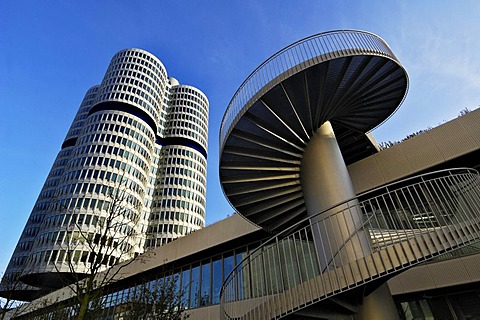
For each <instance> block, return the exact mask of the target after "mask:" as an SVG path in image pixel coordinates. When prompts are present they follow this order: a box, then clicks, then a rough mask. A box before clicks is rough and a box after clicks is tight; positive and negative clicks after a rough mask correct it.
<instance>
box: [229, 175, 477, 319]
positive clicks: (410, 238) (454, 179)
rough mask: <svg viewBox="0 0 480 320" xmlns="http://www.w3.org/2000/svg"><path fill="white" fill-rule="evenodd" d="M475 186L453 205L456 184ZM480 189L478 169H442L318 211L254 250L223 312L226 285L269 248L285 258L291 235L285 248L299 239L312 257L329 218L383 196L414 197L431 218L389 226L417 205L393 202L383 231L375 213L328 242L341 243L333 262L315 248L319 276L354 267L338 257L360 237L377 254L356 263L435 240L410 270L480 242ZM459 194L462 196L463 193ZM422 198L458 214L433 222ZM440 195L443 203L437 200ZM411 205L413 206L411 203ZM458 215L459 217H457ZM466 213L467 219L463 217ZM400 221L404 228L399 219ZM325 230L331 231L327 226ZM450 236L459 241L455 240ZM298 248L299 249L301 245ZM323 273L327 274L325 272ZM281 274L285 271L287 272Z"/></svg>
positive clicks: (415, 256)
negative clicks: (403, 245)
mask: <svg viewBox="0 0 480 320" xmlns="http://www.w3.org/2000/svg"><path fill="white" fill-rule="evenodd" d="M469 179H470V180H469ZM469 183H474V184H475V185H474V187H475V188H474V189H472V190H473V192H474V194H471V191H468V192H470V193H468V192H467V191H465V190H461V191H462V192H463V193H465V194H463V193H461V194H460V193H459V194H460V195H461V196H462V197H464V196H466V197H469V198H468V199H467V200H468V201H464V202H465V203H461V204H458V203H457V204H455V206H453V204H452V203H453V202H454V200H456V201H458V199H456V198H455V199H453V198H452V195H455V192H457V190H453V191H452V190H451V188H453V187H452V186H455V187H454V189H455V188H457V187H462V188H464V189H465V187H466V186H469ZM417 188H418V189H417ZM479 189H480V180H479V176H478V172H477V171H476V170H473V169H468V168H456V169H447V170H440V171H436V172H432V173H427V174H423V175H419V176H415V177H411V178H407V179H403V180H400V181H397V182H394V183H390V184H388V185H387V186H383V187H379V188H376V189H373V190H370V191H367V192H364V193H362V194H360V195H358V196H357V197H354V198H351V199H348V200H345V201H343V202H341V203H338V204H337V205H334V206H332V207H330V208H328V209H327V210H324V211H322V212H320V213H317V214H316V215H314V216H313V217H309V218H306V219H304V220H302V221H300V222H298V223H296V224H295V225H292V226H291V227H289V228H288V229H286V230H284V231H283V232H281V233H279V234H277V235H275V236H273V237H272V238H270V239H268V240H267V241H265V242H264V243H263V244H262V245H261V246H260V247H258V248H257V249H255V250H254V251H252V252H251V253H250V254H249V255H248V256H247V257H245V258H244V259H243V260H242V261H241V262H239V263H238V264H237V265H236V266H235V267H234V269H233V270H232V271H231V272H230V274H229V275H228V276H227V278H226V279H225V281H224V284H223V286H222V290H221V293H220V296H221V310H222V313H223V309H224V308H223V305H224V304H225V290H226V287H227V286H228V285H229V284H230V283H232V281H233V278H234V275H236V274H241V273H242V272H243V270H244V269H245V270H247V269H246V266H248V268H250V265H252V266H255V264H258V263H259V262H261V261H263V260H262V259H266V257H267V256H265V257H263V256H261V255H262V253H265V254H266V255H268V254H269V253H268V250H269V249H270V248H274V246H275V245H276V246H277V248H276V249H277V251H278V252H277V253H273V254H278V256H277V258H280V257H281V252H280V249H279V248H280V247H279V246H280V243H281V242H282V241H284V239H288V237H290V238H289V239H290V242H288V241H286V242H285V243H283V244H282V246H283V247H284V248H285V246H286V245H287V246H288V247H291V246H292V239H293V245H295V246H298V245H299V243H300V247H301V250H302V251H303V250H305V252H308V254H310V255H311V254H312V252H310V251H311V245H313V246H315V247H317V246H318V243H319V242H322V241H324V239H323V240H322V239H320V238H318V236H317V237H316V236H315V233H318V234H320V233H321V230H320V228H321V227H322V225H321V224H320V223H324V224H325V221H328V219H329V217H332V216H335V215H337V214H342V213H344V212H345V211H347V210H349V211H350V210H351V208H355V210H360V209H361V210H363V211H365V210H364V209H365V206H367V205H369V206H372V207H373V206H374V205H375V204H377V205H380V204H381V203H379V202H377V203H374V202H372V201H374V200H375V199H376V200H375V201H378V199H379V198H380V199H383V201H385V198H383V197H386V196H385V195H388V196H391V195H392V194H394V195H395V197H400V198H401V197H406V198H405V199H407V198H408V199H409V200H407V202H408V201H410V200H413V204H414V205H415V206H417V207H423V208H420V209H423V211H422V210H420V212H422V214H424V215H425V216H424V217H425V219H426V220H425V219H423V217H420V218H419V221H418V222H417V224H418V225H417V226H416V227H415V226H413V225H412V221H407V222H405V221H404V222H401V224H403V223H406V224H407V225H406V226H403V225H400V227H399V226H395V222H393V228H385V227H386V224H387V221H386V217H385V216H387V217H389V215H390V217H389V218H390V219H392V217H391V214H392V212H391V210H393V211H402V210H403V211H407V210H411V209H412V208H411V207H408V208H402V207H401V203H400V204H397V205H395V204H393V209H388V208H387V209H388V210H390V211H385V212H380V213H381V216H383V218H384V220H385V221H383V222H382V223H384V224H385V225H384V226H383V228H382V225H380V224H379V223H378V221H377V225H376V226H374V224H373V223H372V220H375V219H377V218H378V217H377V216H376V213H374V212H373V213H372V215H371V216H369V217H367V219H366V220H365V221H364V222H362V223H361V224H360V225H358V226H357V227H355V230H353V232H351V233H350V235H348V236H347V237H344V239H346V240H345V241H344V242H343V243H334V242H329V241H327V242H328V243H327V245H331V244H332V243H333V244H334V245H335V248H334V250H335V252H331V253H332V254H331V255H330V257H329V258H327V259H326V261H320V258H319V253H318V247H317V249H315V250H316V251H317V252H315V254H316V255H317V257H316V258H315V259H316V260H318V261H315V262H314V263H312V266H313V264H315V263H317V262H318V266H317V265H316V266H313V268H318V269H319V270H317V271H316V272H317V273H319V274H320V275H321V274H324V273H326V272H330V271H329V270H335V268H339V267H341V266H347V267H351V266H350V265H351V263H352V262H351V261H342V259H343V260H345V256H343V257H338V256H339V253H340V252H341V251H342V250H344V248H345V247H346V246H347V245H349V244H348V243H349V242H350V241H352V239H355V241H360V240H361V237H368V238H369V239H371V252H363V253H362V254H361V255H360V257H355V258H354V259H353V260H355V259H357V258H359V259H362V255H363V256H371V255H373V254H375V252H382V250H386V249H385V248H387V247H388V246H390V247H394V246H395V244H396V243H399V244H401V243H402V242H406V243H408V245H410V246H412V244H413V247H415V248H414V249H409V250H412V252H413V251H415V250H419V249H418V248H420V247H422V246H425V244H422V243H421V242H418V241H417V238H419V237H420V238H422V239H423V242H425V243H429V241H430V242H432V241H433V243H434V244H435V246H433V247H431V248H430V247H428V248H423V247H422V250H423V251H421V252H416V253H415V254H413V253H412V257H410V259H411V260H412V261H403V264H405V266H406V265H408V266H410V265H412V264H415V263H418V262H420V261H423V260H426V259H427V258H429V257H433V256H435V255H438V254H440V253H442V252H446V251H448V250H451V249H452V248H456V247H458V246H460V245H461V244H463V245H465V244H468V243H470V242H471V241H472V239H473V238H471V237H470V238H469V235H470V234H475V236H476V237H474V238H475V239H478V237H480V234H479V230H480V228H479V227H478V222H479V221H478V217H476V216H474V215H473V214H471V212H473V211H474V210H472V207H474V208H475V209H476V210H479V211H480V197H479V195H480V191H479ZM382 190H383V191H385V192H384V193H381V194H380V195H378V194H379V193H380V191H382ZM418 190H422V192H424V193H425V194H423V195H420V194H414V193H415V192H418ZM412 192H413V194H408V193H412ZM458 192H460V191H458ZM397 193H398V194H397ZM433 193H444V194H437V195H434V194H433ZM375 194H377V196H376V197H370V198H368V199H367V200H363V201H362V202H360V203H357V204H353V205H351V206H347V208H345V205H346V204H348V203H349V202H351V201H352V200H355V199H358V198H364V199H365V198H367V197H368V196H371V195H375ZM422 197H423V198H424V199H423V200H424V201H428V198H429V197H430V198H431V199H430V201H433V200H437V201H444V202H445V203H439V204H440V206H439V204H437V203H429V204H427V205H428V206H431V208H434V207H435V208H436V210H444V211H445V212H446V211H450V214H451V215H452V216H451V217H450V216H447V215H445V216H443V215H441V214H440V215H439V216H438V217H435V219H439V221H433V219H432V215H434V213H433V212H429V211H428V210H426V209H427V208H426V207H425V205H426V204H425V202H421V201H420V200H422ZM435 197H438V199H437V198H435ZM400 198H398V199H400ZM410 198H411V199H410ZM372 199H374V200H372ZM398 199H397V200H398ZM388 201H390V200H389V199H387V200H386V202H385V203H387V202H388ZM399 202H401V201H400V200H399ZM433 202H435V201H433ZM450 202H452V203H450ZM342 205H343V208H342V209H341V210H338V211H336V212H335V213H333V214H332V213H331V212H332V210H334V209H335V208H338V207H339V206H342ZM408 205H409V206H411V205H412V204H408ZM362 206H363V207H362ZM396 206H399V208H396ZM437 206H438V207H437ZM442 206H450V207H448V208H441V207H442ZM379 208H380V207H379ZM413 209H414V208H413ZM417 209H418V208H417ZM460 209H461V211H466V210H469V211H470V212H469V213H466V212H463V213H462V212H457V210H460ZM384 210H385V209H384ZM328 211H330V213H329V214H328V215H327V216H326V217H321V216H322V214H324V213H326V212H328ZM403 211H402V212H403ZM453 213H455V215H454V214H453ZM395 214H397V218H398V217H399V216H398V212H395ZM403 214H405V212H403ZM469 214H470V216H469ZM457 215H458V216H457ZM462 215H464V217H462ZM465 217H466V219H465ZM472 217H473V218H472ZM315 218H317V222H315V223H317V224H314V223H310V224H309V225H307V227H304V228H301V229H300V230H297V229H298V228H299V226H301V225H304V224H305V223H306V222H307V221H309V220H310V222H311V221H312V220H315ZM447 219H452V221H449V222H450V224H449V223H446V222H443V223H441V221H440V220H447ZM472 221H475V223H476V225H475V226H474V227H472V225H470V224H472ZM396 223H397V224H399V222H398V221H397V222H396ZM421 224H425V226H423V227H422V226H420V225H421ZM314 225H315V228H314V227H313V226H314ZM323 227H325V225H324V226H323ZM307 228H311V229H308V230H310V235H308V234H307V233H308V232H307ZM315 229H316V231H315ZM464 229H465V230H464ZM312 230H313V231H312ZM362 230H363V235H359V233H361V232H362ZM459 230H460V231H459ZM302 232H303V233H304V234H302V235H300V233H302ZM455 232H457V236H455V237H454V236H452V234H454V233H455ZM465 234H467V235H465ZM312 235H313V236H312ZM462 235H463V236H462ZM297 236H298V241H297V243H296V244H295V239H297V238H295V237H297ZM309 237H310V238H309ZM435 237H438V239H437V238H435ZM448 237H453V238H452V239H450V238H448ZM447 238H448V239H447ZM372 239H373V240H372ZM432 239H433V240H432ZM300 240H301V241H300ZM305 240H307V241H305ZM442 241H444V242H445V243H443V244H442ZM308 242H312V244H309V243H308ZM417 242H418V243H417ZM322 245H323V243H322ZM274 249H275V248H274ZM274 249H272V250H274ZM290 249H291V248H290ZM294 249H295V250H297V248H296V247H295V248H294ZM323 250H324V251H323V254H325V253H326V252H327V251H325V248H323ZM402 250H406V249H402ZM256 257H261V259H260V260H258V261H255V259H256ZM284 258H285V257H284ZM248 260H250V262H248ZM285 260H286V258H285ZM336 260H340V261H336ZM355 261H356V260H355ZM362 263H364V262H362ZM403 264H402V265H403ZM248 270H250V269H248ZM248 270H247V271H248ZM320 270H321V272H320ZM248 272H252V273H253V271H248ZM263 272H265V271H263ZM279 272H280V273H281V270H280V271H279ZM385 272H387V273H388V270H385ZM270 276H271V275H270ZM336 276H337V278H338V275H336ZM257 277H258V275H257ZM267 278H268V277H265V279H263V280H262V281H267ZM250 280H251V279H250ZM255 280H257V279H255ZM270 280H271V279H270ZM337 280H338V279H337ZM283 281H284V279H281V282H283ZM362 281H366V280H365V279H363V280H362ZM287 282H288V281H287ZM234 285H235V283H234ZM249 285H250V286H251V287H254V285H255V283H253V282H251V281H250V283H249ZM275 285H276V286H282V288H283V289H282V290H283V291H285V290H287V289H288V287H289V285H288V284H285V283H282V284H278V283H276V284H275ZM285 286H286V287H285ZM286 288H287V289H286ZM263 289H267V291H272V292H273V291H275V290H276V289H275V288H274V289H272V290H268V288H263ZM278 291H279V292H281V290H280V289H278ZM240 300H242V299H240Z"/></svg>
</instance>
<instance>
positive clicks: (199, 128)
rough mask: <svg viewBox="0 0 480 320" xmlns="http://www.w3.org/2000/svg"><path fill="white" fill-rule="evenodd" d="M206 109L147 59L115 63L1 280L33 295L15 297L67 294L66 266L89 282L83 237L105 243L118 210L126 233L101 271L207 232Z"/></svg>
mask: <svg viewBox="0 0 480 320" xmlns="http://www.w3.org/2000/svg"><path fill="white" fill-rule="evenodd" d="M208 107H209V105H208V99H207V97H206V96H205V95H204V94H203V93H202V92H201V91H200V90H198V89H197V88H194V87H192V86H189V85H182V84H180V83H179V82H178V81H177V80H176V79H174V78H172V77H169V76H168V75H167V71H166V69H165V67H164V66H163V64H162V62H161V61H160V60H159V59H158V58H157V57H155V56H154V55H152V54H151V53H149V52H146V51H144V50H140V49H126V50H122V51H120V52H118V53H117V54H115V55H114V57H113V58H112V61H111V63H110V65H109V67H108V69H107V72H106V73H105V76H104V78H103V81H102V83H101V84H100V85H97V86H94V87H92V88H91V89H89V90H88V91H87V93H86V95H85V98H84V100H83V102H82V104H81V105H80V108H79V110H78V112H77V115H76V116H75V119H74V120H73V123H72V125H71V127H70V130H69V131H68V133H67V136H66V138H65V141H64V142H63V144H62V147H61V150H60V151H59V153H58V156H57V158H56V160H55V162H54V164H53V166H52V169H51V171H50V173H49V175H48V177H47V179H46V181H45V184H44V186H43V188H42V190H41V192H40V195H39V197H38V199H37V202H36V203H35V206H34V208H33V210H32V213H31V215H30V217H29V219H28V221H27V224H26V226H25V229H24V231H23V233H22V235H21V237H20V240H19V242H18V244H17V247H16V249H15V251H14V253H13V256H12V258H11V261H10V263H9V265H8V267H7V270H6V273H5V279H8V278H9V277H13V276H15V275H18V274H20V275H21V276H23V278H22V281H24V282H25V283H28V284H29V285H32V286H31V287H30V286H29V287H27V286H24V287H23V288H22V290H17V291H18V296H17V297H18V298H20V299H21V300H31V299H32V298H34V297H35V296H36V294H37V292H39V288H40V289H47V290H49V289H52V288H56V287H59V286H61V285H63V284H64V283H63V282H62V281H64V280H61V279H60V278H59V277H58V276H57V275H58V274H62V273H64V274H65V275H68V273H70V272H71V270H69V264H68V263H66V260H67V259H69V258H70V259H71V260H72V261H73V264H74V266H75V271H76V272H78V273H82V272H85V270H87V264H88V263H90V262H91V261H92V259H95V258H98V257H94V255H93V254H92V253H91V251H92V250H91V249H90V248H89V247H88V245H87V244H85V243H84V241H82V237H83V236H87V237H90V238H91V239H95V238H96V237H97V238H99V237H100V236H101V234H102V232H103V231H104V230H105V226H106V222H105V221H106V220H107V221H108V217H109V215H111V214H112V210H114V209H115V210H122V212H121V213H120V215H119V217H117V218H116V222H115V223H117V224H122V226H121V228H118V230H116V231H115V233H116V234H115V235H110V236H111V237H113V238H114V239H113V241H111V242H112V243H111V245H109V246H107V248H104V250H103V251H104V252H102V253H101V254H102V255H103V256H102V257H101V258H100V259H101V260H102V263H103V264H104V267H105V268H107V267H108V266H111V265H113V264H115V263H117V262H118V261H119V260H128V259H130V258H133V257H134V256H135V255H138V254H140V253H142V252H144V251H146V250H148V249H150V248H155V247H157V246H160V245H162V244H165V243H167V242H170V241H171V240H173V239H176V238H178V237H181V236H184V235H186V234H189V233H190V232H192V231H195V230H198V229H200V228H203V227H204V226H205V195H206V169H207V162H206V161H207V139H208ZM113 193H116V194H115V195H114V194H113ZM120 216H121V220H120ZM115 239H117V240H115ZM119 239H125V240H126V241H123V240H119ZM70 251H71V252H70ZM3 290H5V288H3Z"/></svg>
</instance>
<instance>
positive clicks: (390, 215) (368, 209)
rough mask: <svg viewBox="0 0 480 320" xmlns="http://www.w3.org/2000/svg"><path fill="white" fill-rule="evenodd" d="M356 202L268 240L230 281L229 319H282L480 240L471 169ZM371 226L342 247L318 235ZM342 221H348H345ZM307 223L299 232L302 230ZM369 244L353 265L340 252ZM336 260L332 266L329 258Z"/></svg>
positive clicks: (478, 199)
mask: <svg viewBox="0 0 480 320" xmlns="http://www.w3.org/2000/svg"><path fill="white" fill-rule="evenodd" d="M356 198H359V199H365V200H363V201H360V202H359V203H357V204H355V205H348V206H347V208H344V209H341V210H339V211H336V212H335V214H333V215H328V216H324V215H323V214H324V213H325V212H327V211H329V210H330V209H332V208H335V207H338V206H339V205H342V204H348V203H350V202H351V200H353V199H347V200H346V201H344V202H343V203H339V204H337V205H335V206H334V207H332V208H329V209H328V210H326V211H324V212H320V213H318V214H317V215H316V216H318V217H320V219H318V220H317V221H316V222H315V223H308V222H309V221H310V218H307V220H306V221H302V222H300V223H298V224H296V225H293V226H291V227H289V228H288V229H286V230H284V231H283V232H281V233H280V234H278V235H276V236H274V237H272V238H271V239H270V240H268V241H266V242H265V243H264V244H262V246H260V247H259V248H258V249H256V250H255V251H254V252H252V253H251V254H250V255H249V256H248V257H246V258H245V259H244V260H243V261H241V262H240V263H239V264H238V265H237V266H236V268H235V269H234V270H233V272H232V273H231V274H230V276H229V278H228V279H227V280H226V281H225V283H224V286H223V289H222V294H221V312H222V314H221V315H222V318H223V319H255V320H258V319H278V318H281V317H283V316H286V315H288V314H291V313H293V312H295V311H298V310H300V309H302V308H305V307H308V306H310V305H312V304H314V303H316V302H319V301H322V300H325V299H328V298H330V297H333V296H335V295H338V294H341V293H343V292H345V291H349V290H354V289H355V288H358V287H362V286H367V285H368V284H369V283H373V282H375V281H378V280H379V279H382V278H384V279H385V278H389V277H390V276H392V275H395V274H397V273H398V272H400V271H401V270H404V269H406V268H408V267H411V266H412V265H415V264H417V263H419V262H422V261H425V260H427V259H430V258H432V257H435V256H438V255H440V254H442V253H445V252H449V251H452V250H454V249H458V248H460V247H463V246H466V245H468V244H471V243H472V242H475V241H478V239H479V238H480V219H479V217H478V212H480V176H479V175H478V172H477V171H475V170H471V169H452V170H445V171H440V172H434V173H430V174H425V175H421V176H417V177H414V178H410V179H407V180H402V181H400V182H396V183H392V184H390V185H387V186H384V187H381V188H378V189H375V190H372V191H369V192H367V193H364V194H361V195H358V196H357V197H356ZM358 211H361V212H362V213H363V216H364V221H363V222H362V223H361V224H360V225H358V226H356V227H355V228H354V229H352V230H349V233H350V236H349V237H348V239H347V240H346V241H345V242H344V243H343V244H342V245H341V246H340V247H339V248H338V249H333V250H332V248H334V247H335V246H336V243H335V241H332V240H326V241H320V242H319V241H317V239H316V238H315V236H314V235H315V234H316V233H319V232H322V231H323V230H325V229H327V228H329V227H332V226H333V227H334V228H337V229H338V228H340V226H339V225H338V222H339V221H344V223H347V221H349V220H351V219H352V218H353V216H354V215H355V214H356V213H357V212H358ZM339 217H340V219H338V218H339ZM302 225H306V226H304V227H301V228H299V226H302ZM362 240H366V241H368V242H369V243H370V247H369V251H368V252H356V253H355V257H354V258H353V259H351V261H344V260H343V259H341V258H340V257H341V255H340V251H341V250H343V249H344V248H345V247H346V246H348V245H349V243H350V242H352V241H359V242H360V241H362ZM325 256H331V257H332V258H331V259H329V260H328V261H325V260H324V259H322V257H325Z"/></svg>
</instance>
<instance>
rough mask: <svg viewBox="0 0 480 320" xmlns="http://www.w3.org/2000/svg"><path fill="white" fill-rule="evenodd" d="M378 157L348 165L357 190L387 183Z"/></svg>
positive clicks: (360, 190)
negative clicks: (377, 160)
mask: <svg viewBox="0 0 480 320" xmlns="http://www.w3.org/2000/svg"><path fill="white" fill-rule="evenodd" d="M375 159H376V158H374V157H369V158H366V159H363V160H360V161H357V162H355V163H353V164H351V165H349V166H348V171H349V173H350V178H351V179H352V183H353V188H354V189H355V192H356V193H357V194H358V193H361V192H363V191H366V190H370V189H373V188H375V187H377V186H379V185H382V184H384V183H385V179H384V178H383V176H382V172H381V170H380V167H379V166H378V164H377V162H376V161H375Z"/></svg>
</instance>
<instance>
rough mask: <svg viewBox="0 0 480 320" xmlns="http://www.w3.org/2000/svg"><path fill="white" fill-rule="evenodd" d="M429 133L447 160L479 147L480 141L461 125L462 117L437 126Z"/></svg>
mask: <svg viewBox="0 0 480 320" xmlns="http://www.w3.org/2000/svg"><path fill="white" fill-rule="evenodd" d="M429 135H430V137H431V139H432V141H433V142H434V143H435V144H436V145H437V146H439V147H438V148H439V150H440V152H441V153H442V155H443V157H444V158H445V160H450V159H454V158H456V157H458V156H460V155H463V154H467V153H469V152H471V151H474V150H475V149H477V148H478V143H476V142H475V140H474V139H473V138H472V136H471V135H470V134H469V133H468V132H467V131H466V130H465V128H464V127H463V126H462V125H461V119H459V121H450V122H447V123H445V124H443V125H441V126H439V127H437V128H436V130H431V132H429Z"/></svg>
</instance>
